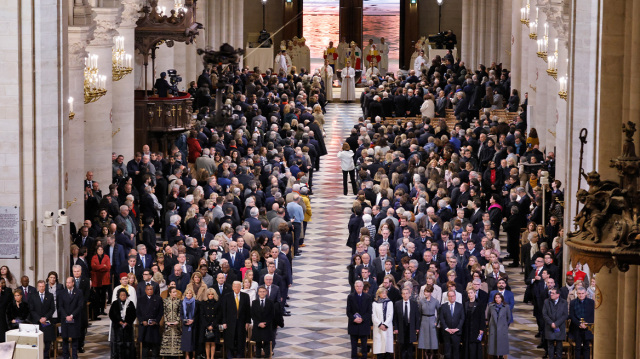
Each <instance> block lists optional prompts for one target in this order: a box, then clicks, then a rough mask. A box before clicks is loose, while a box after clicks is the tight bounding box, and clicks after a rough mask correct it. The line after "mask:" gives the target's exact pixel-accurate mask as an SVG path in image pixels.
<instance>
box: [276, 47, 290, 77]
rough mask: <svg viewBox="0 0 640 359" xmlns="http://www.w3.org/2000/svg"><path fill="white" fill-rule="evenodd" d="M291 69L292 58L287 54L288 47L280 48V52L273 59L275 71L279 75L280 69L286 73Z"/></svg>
mask: <svg viewBox="0 0 640 359" xmlns="http://www.w3.org/2000/svg"><path fill="white" fill-rule="evenodd" d="M290 70H291V58H289V55H288V54H287V49H285V48H283V49H282V50H280V53H279V54H277V55H276V58H275V60H274V61H273V73H274V74H276V75H279V74H280V71H282V72H284V74H285V75H286V74H288V73H289V71H290Z"/></svg>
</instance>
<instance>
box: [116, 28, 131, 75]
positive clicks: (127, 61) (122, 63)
mask: <svg viewBox="0 0 640 359" xmlns="http://www.w3.org/2000/svg"><path fill="white" fill-rule="evenodd" d="M114 41H115V43H116V44H115V46H114V47H113V50H112V55H111V61H112V63H113V65H112V68H111V79H112V80H113V81H119V80H121V79H122V78H123V77H125V76H127V75H128V74H130V73H131V71H133V68H131V55H129V54H127V53H125V52H124V37H123V36H116V37H115V38H114Z"/></svg>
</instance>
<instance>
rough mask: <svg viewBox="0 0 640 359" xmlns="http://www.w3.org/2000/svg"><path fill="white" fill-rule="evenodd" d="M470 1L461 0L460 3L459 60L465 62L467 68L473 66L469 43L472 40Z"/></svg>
mask: <svg viewBox="0 0 640 359" xmlns="http://www.w3.org/2000/svg"><path fill="white" fill-rule="evenodd" d="M471 4H472V1H471V0H463V1H462V39H461V42H462V46H461V48H460V58H461V59H462V61H465V62H466V64H467V66H473V64H472V63H471V62H469V61H470V60H471V57H470V56H471V42H472V41H473V39H472V31H471V6H472V5H471Z"/></svg>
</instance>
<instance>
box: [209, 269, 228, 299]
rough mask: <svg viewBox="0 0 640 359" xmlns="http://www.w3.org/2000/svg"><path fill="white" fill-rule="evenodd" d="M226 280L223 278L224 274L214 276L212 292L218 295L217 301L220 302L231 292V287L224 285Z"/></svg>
mask: <svg viewBox="0 0 640 359" xmlns="http://www.w3.org/2000/svg"><path fill="white" fill-rule="evenodd" d="M226 280H227V278H225V276H224V273H218V275H217V276H216V283H214V284H213V290H215V291H216V293H217V294H218V298H220V299H219V300H222V297H223V296H225V295H227V294H229V292H231V286H230V285H229V284H227V283H226Z"/></svg>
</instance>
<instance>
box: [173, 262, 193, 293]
mask: <svg viewBox="0 0 640 359" xmlns="http://www.w3.org/2000/svg"><path fill="white" fill-rule="evenodd" d="M171 282H175V283H176V289H177V290H179V291H180V292H182V293H184V290H185V289H187V285H188V284H189V275H188V274H185V273H183V272H182V266H181V265H180V263H176V264H175V265H174V266H173V273H171V275H169V281H168V283H171Z"/></svg>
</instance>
